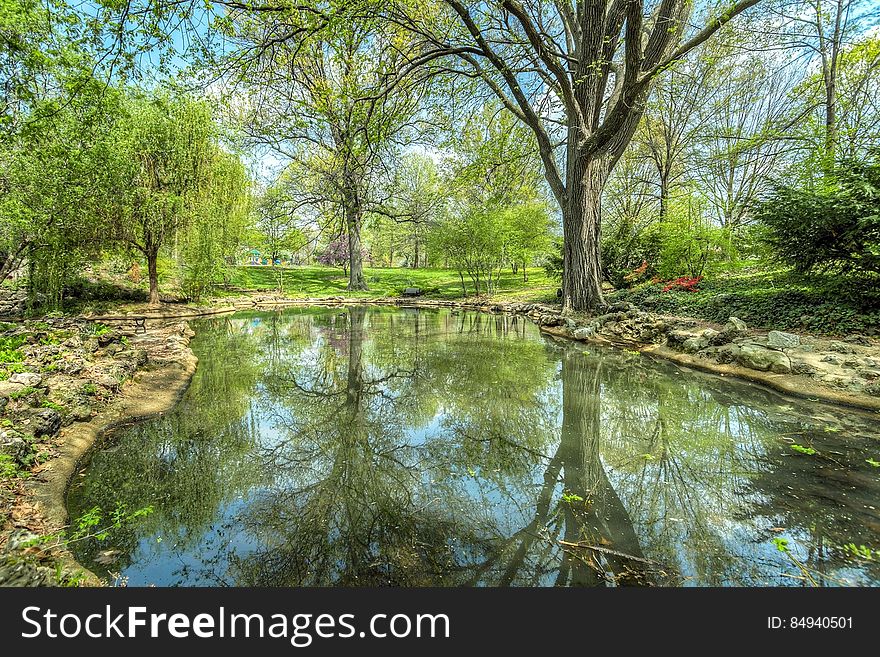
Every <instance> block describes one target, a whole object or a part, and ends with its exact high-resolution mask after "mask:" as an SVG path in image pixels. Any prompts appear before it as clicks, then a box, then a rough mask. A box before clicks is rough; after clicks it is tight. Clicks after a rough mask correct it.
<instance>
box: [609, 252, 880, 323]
mask: <svg viewBox="0 0 880 657" xmlns="http://www.w3.org/2000/svg"><path fill="white" fill-rule="evenodd" d="M663 287H664V286H663V284H662V283H644V284H641V285H638V286H636V287H634V288H633V289H631V290H620V291H618V292H616V293H614V294H612V295H610V297H609V298H610V299H611V300H613V301H630V302H632V303H635V304H636V305H639V306H643V307H645V308H648V309H651V310H655V311H657V312H661V313H664V314H670V315H679V316H685V317H696V318H699V319H706V320H709V321H714V322H720V323H724V322H726V321H727V319H728V318H729V317H730V316H731V315H733V316H735V317H739V318H740V319H742V320H743V321H745V322H746V323H748V324H749V325H750V326H755V327H763V328H773V329H780V330H788V331H797V330H805V331H809V332H812V333H817V334H825V335H847V334H850V333H865V334H868V335H871V334H877V333H880V286H878V279H877V278H875V277H866V278H861V279H860V278H841V277H839V276H835V275H832V274H821V275H820V274H815V275H809V276H807V275H801V274H797V273H794V272H791V271H786V270H779V269H767V268H763V267H759V268H751V269H743V270H740V271H728V272H716V273H714V274H711V275H709V276H708V277H707V278H705V279H704V280H703V281H701V282H700V287H699V290H698V291H696V292H676V291H670V292H666V293H662V289H663Z"/></svg>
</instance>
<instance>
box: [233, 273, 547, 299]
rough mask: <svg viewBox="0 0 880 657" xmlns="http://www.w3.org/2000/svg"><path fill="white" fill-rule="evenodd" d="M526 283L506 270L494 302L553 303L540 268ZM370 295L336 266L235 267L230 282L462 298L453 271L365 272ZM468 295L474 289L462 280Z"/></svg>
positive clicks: (315, 293)
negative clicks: (412, 290) (409, 290)
mask: <svg viewBox="0 0 880 657" xmlns="http://www.w3.org/2000/svg"><path fill="white" fill-rule="evenodd" d="M528 274H529V280H528V282H523V277H522V271H520V272H519V273H518V274H514V273H513V272H511V271H510V270H506V271H505V272H504V273H502V275H501V282H500V283H499V285H498V291H497V293H496V294H495V295H494V296H493V297H492V298H493V299H498V300H504V301H512V300H520V301H548V300H555V298H556V288H557V287H559V284H558V282H556V281H554V280H552V279H551V278H550V277H548V276H547V274H546V272H545V271H544V270H543V269H541V268H530V269H529V270H528ZM364 276H365V277H366V279H367V285H368V286H369V288H370V289H369V290H367V291H365V292H349V291H348V290H347V289H346V286H347V285H348V277H347V276H346V275H345V274H344V273H343V271H342V268H340V267H320V266H319V267H268V266H263V267H260V266H257V267H237V268H236V270H235V274H234V276H233V278H232V280H231V281H230V283H231V284H232V285H233V286H235V287H240V288H246V289H248V290H266V291H277V290H278V287H279V282H283V291H284V293H285V294H287V295H289V296H293V297H312V298H320V297H328V296H346V297H360V298H367V299H368V298H375V297H386V296H400V295H401V294H402V293H403V290H404V289H405V288H408V287H417V288H421V290H422V295H423V296H425V297H426V298H429V299H461V298H462V291H461V281H460V280H459V277H458V273H457V272H455V271H454V270H452V269H404V268H400V267H397V268H393V269H390V268H388V269H370V268H367V269H364ZM465 282H466V283H467V285H468V293H469V294H471V295H472V294H473V285H472V283H471V282H470V280H469V279H468V278H467V277H465Z"/></svg>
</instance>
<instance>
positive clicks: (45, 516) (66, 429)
mask: <svg viewBox="0 0 880 657" xmlns="http://www.w3.org/2000/svg"><path fill="white" fill-rule="evenodd" d="M2 328H3V329H4V330H3V331H0V339H2V340H5V344H6V345H7V346H9V345H17V346H16V347H15V348H14V349H11V350H10V349H7V352H6V353H7V357H6V360H14V361H15V362H11V363H9V362H7V363H4V364H3V365H2V366H0V367H2V375H3V376H4V379H5V380H2V381H0V423H2V428H0V459H2V463H3V466H4V468H3V471H2V477H0V496H2V502H3V505H2V506H3V512H2V515H0V585H24V586H35V585H58V584H80V583H89V584H96V583H98V582H97V579H96V578H95V577H94V576H93V575H91V573H89V572H87V571H85V570H84V569H83V568H82V567H81V566H79V564H77V563H76V562H75V561H74V560H73V559H72V557H71V556H70V555H69V552H68V551H67V549H66V548H65V547H64V544H63V540H62V539H61V538H60V534H59V533H60V532H61V531H62V530H64V529H65V527H66V526H67V525H68V522H69V519H68V517H67V511H66V506H65V495H66V491H67V487H68V484H69V481H70V478H71V476H72V475H73V473H74V471H75V469H76V466H77V464H78V462H79V461H80V459H81V458H82V457H83V456H84V455H85V454H86V453H87V452H88V450H89V449H90V448H91V447H92V446H93V445H94V444H95V443H96V441H97V440H99V438H100V436H101V434H102V433H103V432H104V431H105V430H106V429H108V428H110V427H112V426H114V425H115V424H118V423H121V422H129V421H133V420H139V419H143V418H146V417H149V416H151V415H155V414H158V413H163V412H165V411H167V410H169V409H171V408H172V407H173V406H174V404H175V403H176V401H177V400H178V399H179V397H180V395H181V394H182V393H183V392H184V390H185V389H186V387H187V385H188V384H189V381H190V379H191V377H192V374H193V373H194V371H195V367H196V358H195V356H194V355H193V353H192V351H191V350H190V349H189V339H190V337H191V336H192V335H193V334H192V331H191V330H190V329H189V327H188V325H187V324H186V323H184V322H170V321H162V322H156V323H154V324H153V325H152V326H150V327H149V329H148V330H147V332H146V333H137V334H136V333H134V332H133V331H130V330H126V329H124V328H119V327H111V326H109V325H106V324H102V323H95V322H92V321H84V320H80V319H55V320H52V319H46V320H40V321H33V322H23V323H20V324H15V325H11V326H10V325H4V326H3V327H2ZM10 353H11V354H12V355H11V356H10V355H9V354H10ZM10 370H11V371H10ZM45 537H50V538H48V539H46V538H45ZM59 566H60V568H59Z"/></svg>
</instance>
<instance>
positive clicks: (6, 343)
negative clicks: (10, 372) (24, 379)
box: [0, 335, 25, 364]
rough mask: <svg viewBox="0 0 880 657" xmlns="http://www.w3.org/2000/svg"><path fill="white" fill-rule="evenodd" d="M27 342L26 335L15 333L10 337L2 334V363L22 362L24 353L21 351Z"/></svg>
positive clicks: (0, 345) (0, 349)
mask: <svg viewBox="0 0 880 657" xmlns="http://www.w3.org/2000/svg"><path fill="white" fill-rule="evenodd" d="M24 343H25V336H23V335H14V336H10V337H3V336H0V364H6V363H20V362H21V360H22V353H21V351H19V349H18V348H19V347H21V346H22V345H23V344H24Z"/></svg>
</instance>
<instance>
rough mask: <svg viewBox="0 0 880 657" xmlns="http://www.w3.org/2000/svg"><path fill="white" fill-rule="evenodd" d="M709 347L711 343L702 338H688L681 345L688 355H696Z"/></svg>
mask: <svg viewBox="0 0 880 657" xmlns="http://www.w3.org/2000/svg"><path fill="white" fill-rule="evenodd" d="M708 346H709V341H708V340H707V339H706V338H704V337H702V336H695V337H693V338H688V339H687V340H685V341H684V342H682V343H681V348H682V351H684V352H685V353H686V354H695V353H697V352H698V351H701V350H703V349H705V348H706V347H708Z"/></svg>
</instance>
